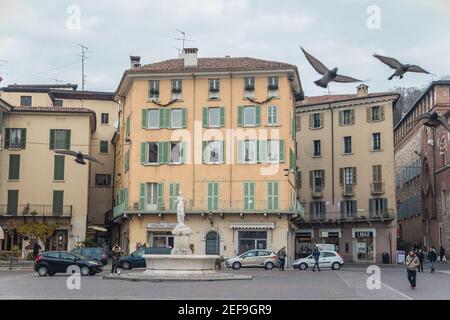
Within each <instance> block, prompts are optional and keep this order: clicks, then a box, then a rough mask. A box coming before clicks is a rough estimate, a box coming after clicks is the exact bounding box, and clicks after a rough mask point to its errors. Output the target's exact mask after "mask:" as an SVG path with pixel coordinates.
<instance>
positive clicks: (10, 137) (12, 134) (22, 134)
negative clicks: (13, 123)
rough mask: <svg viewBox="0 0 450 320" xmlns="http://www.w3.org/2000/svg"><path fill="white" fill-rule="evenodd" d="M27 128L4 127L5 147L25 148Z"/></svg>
mask: <svg viewBox="0 0 450 320" xmlns="http://www.w3.org/2000/svg"><path fill="white" fill-rule="evenodd" d="M26 136H27V129H16V128H6V129H5V149H10V148H11V149H25V146H26Z"/></svg>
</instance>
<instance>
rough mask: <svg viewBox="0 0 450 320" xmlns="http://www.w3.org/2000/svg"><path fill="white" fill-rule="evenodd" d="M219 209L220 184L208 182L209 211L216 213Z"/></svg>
mask: <svg viewBox="0 0 450 320" xmlns="http://www.w3.org/2000/svg"><path fill="white" fill-rule="evenodd" d="M218 208H219V183H218V182H208V211H216V210H218Z"/></svg>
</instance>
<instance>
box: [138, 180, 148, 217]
mask: <svg viewBox="0 0 450 320" xmlns="http://www.w3.org/2000/svg"><path fill="white" fill-rule="evenodd" d="M146 188H147V184H146V183H145V182H141V185H140V187H139V210H140V211H143V210H145V200H146V199H145V194H146V191H147V190H146Z"/></svg>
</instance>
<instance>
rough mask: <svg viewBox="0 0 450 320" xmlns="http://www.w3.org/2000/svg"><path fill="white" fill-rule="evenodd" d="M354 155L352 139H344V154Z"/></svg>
mask: <svg viewBox="0 0 450 320" xmlns="http://www.w3.org/2000/svg"><path fill="white" fill-rule="evenodd" d="M351 153H352V137H344V154H351Z"/></svg>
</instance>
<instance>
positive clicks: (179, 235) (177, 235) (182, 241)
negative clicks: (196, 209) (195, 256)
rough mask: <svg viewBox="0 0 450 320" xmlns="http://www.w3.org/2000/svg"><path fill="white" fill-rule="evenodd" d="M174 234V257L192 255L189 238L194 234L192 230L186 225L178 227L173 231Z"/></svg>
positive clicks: (172, 252)
mask: <svg viewBox="0 0 450 320" xmlns="http://www.w3.org/2000/svg"><path fill="white" fill-rule="evenodd" d="M172 234H173V235H174V239H173V241H174V244H173V248H172V251H171V252H170V253H171V254H174V255H183V256H185V255H191V254H192V250H191V248H190V247H189V245H190V243H189V238H190V236H191V234H192V230H191V228H189V227H188V226H186V225H177V226H176V227H175V228H174V229H173V230H172Z"/></svg>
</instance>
